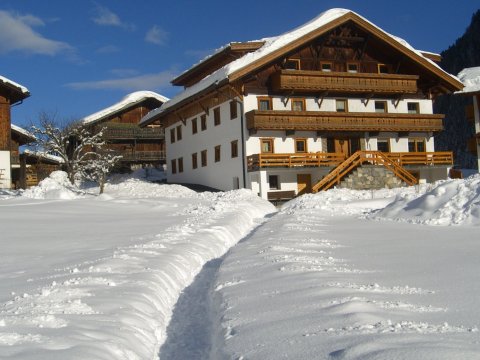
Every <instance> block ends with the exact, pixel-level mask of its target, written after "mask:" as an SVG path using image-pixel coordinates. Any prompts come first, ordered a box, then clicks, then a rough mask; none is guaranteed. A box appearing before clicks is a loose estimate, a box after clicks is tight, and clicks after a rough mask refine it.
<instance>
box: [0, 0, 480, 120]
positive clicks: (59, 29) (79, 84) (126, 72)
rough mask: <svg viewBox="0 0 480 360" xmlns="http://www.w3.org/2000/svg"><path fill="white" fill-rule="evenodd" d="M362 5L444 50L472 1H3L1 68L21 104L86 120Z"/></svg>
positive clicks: (29, 116)
mask: <svg viewBox="0 0 480 360" xmlns="http://www.w3.org/2000/svg"><path fill="white" fill-rule="evenodd" d="M333 7H341V8H347V9H351V10H353V11H356V12H357V13H359V14H360V15H362V16H364V17H366V18H367V19H368V20H370V21H372V22H373V23H375V24H376V25H378V26H380V27H381V28H383V29H384V30H386V31H388V32H390V33H392V34H394V35H397V36H400V37H402V38H404V39H405V40H407V41H408V42H409V43H410V44H412V45H413V46H414V47H416V48H417V49H421V50H427V51H433V52H440V51H442V50H445V49H446V48H448V47H449V46H450V45H452V44H453V43H454V41H455V40H456V39H457V38H458V37H459V36H461V35H462V34H463V32H464V31H465V29H466V27H467V26H468V24H469V23H470V20H471V16H472V14H473V12H474V11H475V10H477V9H478V8H480V6H479V4H477V2H476V1H472V0H458V1H455V2H453V1H446V0H437V1H430V0H422V1H419V0H416V1H411V0H401V1H385V0H382V1H377V0H338V1H332V0H330V1H326V0H297V1H294V2H292V1H284V0H276V1H275V0H264V1H258V0H255V1H254V0H242V1H217V0H214V1H207V0H205V1H198V0H197V1H193V0H192V1H187V0H175V1H168V2H167V1H161V0H136V1H133V0H97V1H90V0H68V1H66V0H48V1H38V0H2V1H1V2H0V75H3V76H5V77H7V78H10V79H12V80H14V81H16V82H18V83H20V84H22V85H24V86H26V87H27V88H28V89H29V90H30V93H31V97H30V98H27V99H26V100H25V101H24V103H23V104H21V105H20V106H16V107H14V109H13V113H12V116H13V122H14V123H16V124H19V125H28V124H30V123H31V122H35V121H36V118H37V116H38V114H39V112H41V111H47V112H49V113H56V114H57V116H58V117H59V118H62V119H78V118H81V117H84V116H87V115H89V114H91V113H94V112H96V111H98V110H101V109H103V108H105V107H107V106H109V105H111V104H113V103H115V102H117V101H119V100H120V99H121V98H122V97H123V96H125V95H126V94H128V93H130V92H133V91H136V90H153V91H156V92H159V93H160V94H162V95H164V96H167V97H172V96H174V95H175V94H176V93H177V92H178V91H179V90H180V89H179V88H177V87H172V86H171V85H170V83H169V81H170V80H171V79H172V78H173V77H174V76H175V75H177V74H179V73H181V72H182V71H184V70H186V69H187V68H189V67H190V66H191V65H192V64H194V63H196V62H198V61H199V60H200V59H202V58H203V57H205V56H206V55H208V54H209V53H211V52H212V51H213V50H214V49H216V48H218V47H220V46H222V45H223V44H226V43H228V42H231V41H246V40H255V39H260V38H263V37H267V36H275V35H279V34H281V33H283V32H286V31H288V30H291V29H293V28H295V27H297V26H299V25H301V24H303V23H305V22H307V21H308V20H310V19H312V18H314V17H316V16H317V15H318V14H319V13H321V12H322V11H325V10H327V9H329V8H333Z"/></svg>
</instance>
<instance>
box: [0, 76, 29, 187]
mask: <svg viewBox="0 0 480 360" xmlns="http://www.w3.org/2000/svg"><path fill="white" fill-rule="evenodd" d="M29 96H30V93H29V91H28V89H27V88H25V87H24V86H22V85H20V84H17V83H16V82H14V81H12V80H10V79H7V78H5V77H3V76H0V189H1V188H7V189H9V188H11V187H12V179H13V177H12V175H13V176H15V173H16V169H17V166H19V146H20V145H24V144H26V143H28V142H30V141H32V135H31V134H29V133H28V132H26V131H25V130H23V129H21V128H20V127H17V126H15V125H12V121H11V107H12V106H13V105H18V104H21V103H22V102H23V100H24V99H26V98H27V97H29Z"/></svg>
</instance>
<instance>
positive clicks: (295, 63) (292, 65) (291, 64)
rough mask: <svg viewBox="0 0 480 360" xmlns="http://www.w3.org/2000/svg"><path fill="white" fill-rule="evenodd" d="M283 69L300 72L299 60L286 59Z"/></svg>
mask: <svg viewBox="0 0 480 360" xmlns="http://www.w3.org/2000/svg"><path fill="white" fill-rule="evenodd" d="M285 69H287V70H300V59H287V61H285Z"/></svg>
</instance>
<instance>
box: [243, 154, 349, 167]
mask: <svg viewBox="0 0 480 360" xmlns="http://www.w3.org/2000/svg"><path fill="white" fill-rule="evenodd" d="M344 160H345V154H341V153H322V152H318V153H305V154H299V153H295V154H254V155H250V156H248V157H247V166H248V170H249V171H252V170H256V169H259V168H266V167H287V168H292V167H320V166H337V165H338V164H340V163H341V162H342V161H344Z"/></svg>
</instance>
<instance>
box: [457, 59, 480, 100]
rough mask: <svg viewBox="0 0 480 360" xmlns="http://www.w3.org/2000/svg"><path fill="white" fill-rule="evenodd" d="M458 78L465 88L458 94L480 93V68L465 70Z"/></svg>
mask: <svg viewBox="0 0 480 360" xmlns="http://www.w3.org/2000/svg"><path fill="white" fill-rule="evenodd" d="M457 76H458V78H459V79H460V81H461V82H462V83H463V85H465V87H464V88H463V90H461V91H457V92H456V94H460V93H473V92H480V66H476V67H470V68H465V69H463V70H462V71H460V72H459V73H458V75H457Z"/></svg>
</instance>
